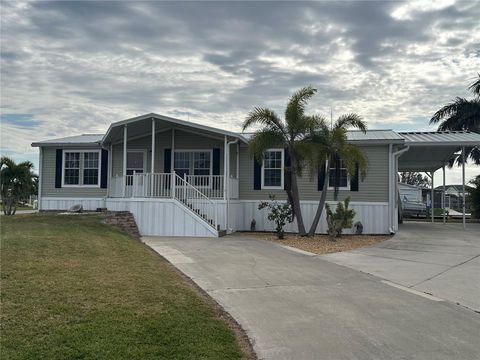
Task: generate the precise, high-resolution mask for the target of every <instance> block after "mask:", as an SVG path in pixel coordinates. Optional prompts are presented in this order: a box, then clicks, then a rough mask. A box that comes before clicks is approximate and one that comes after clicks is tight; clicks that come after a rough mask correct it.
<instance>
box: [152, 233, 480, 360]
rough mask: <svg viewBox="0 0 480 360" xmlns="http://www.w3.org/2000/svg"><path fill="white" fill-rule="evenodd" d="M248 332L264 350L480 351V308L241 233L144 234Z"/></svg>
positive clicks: (408, 354)
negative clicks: (220, 235) (401, 286)
mask: <svg viewBox="0 0 480 360" xmlns="http://www.w3.org/2000/svg"><path fill="white" fill-rule="evenodd" d="M144 241H145V242H146V243H147V244H148V245H149V246H150V247H151V248H152V249H153V250H155V251H156V252H158V253H159V254H161V255H163V256H164V257H165V258H167V259H168V260H169V261H170V262H171V263H172V264H174V265H175V266H176V267H177V268H179V269H180V270H181V271H182V272H184V273H185V274H186V275H187V276H189V277H190V278H192V279H193V281H195V282H196V283H197V284H198V285H199V286H200V287H202V288H203V289H204V290H205V291H206V292H207V293H208V294H210V296H212V297H213V298H214V299H215V300H216V301H217V302H219V303H220V304H221V305H222V306H223V307H224V308H225V309H226V310H227V311H228V312H229V313H230V314H231V315H232V316H233V317H234V318H235V319H237V321H238V322H239V323H240V324H241V325H242V327H243V328H244V329H245V330H246V331H247V334H248V335H249V337H250V338H251V339H252V341H253V343H254V348H255V350H256V351H257V354H258V355H259V357H260V358H261V359H278V360H280V359H333V360H343V359H349V360H350V359H360V360H363V359H365V360H375V359H382V360H387V359H435V360H439V359H472V360H473V359H480V342H479V341H478V332H479V329H480V315H479V314H477V313H475V312H473V311H471V310H469V309H466V308H463V307H460V306H457V305H454V304H452V303H450V302H444V301H435V299H432V298H427V297H424V296H421V295H418V294H412V293H411V292H408V291H405V290H403V289H399V288H396V287H394V286H390V285H388V284H386V283H383V282H382V281H381V280H380V279H378V278H376V277H374V276H371V275H368V274H364V273H362V272H359V271H355V270H352V269H349V268H347V267H344V266H340V265H337V264H334V263H331V262H328V261H325V260H323V259H321V258H320V257H318V256H309V255H307V254H302V253H298V252H294V251H292V250H289V249H287V248H284V247H281V246H279V245H276V244H274V243H270V242H266V241H260V240H255V239H250V238H247V237H244V236H227V237H224V238H219V239H214V238H144Z"/></svg>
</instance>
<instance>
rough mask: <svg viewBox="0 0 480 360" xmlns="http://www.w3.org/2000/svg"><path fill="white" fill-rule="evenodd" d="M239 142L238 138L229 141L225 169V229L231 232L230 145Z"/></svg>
mask: <svg viewBox="0 0 480 360" xmlns="http://www.w3.org/2000/svg"><path fill="white" fill-rule="evenodd" d="M237 143H238V139H236V140H233V141H229V142H228V143H227V145H226V146H227V151H226V153H227V157H228V162H227V164H228V166H227V168H226V169H225V174H226V181H225V188H226V199H225V200H226V211H225V230H226V231H227V233H228V231H229V230H230V232H233V229H229V228H228V217H229V215H230V145H233V144H237ZM236 170H237V172H238V161H237V169H236Z"/></svg>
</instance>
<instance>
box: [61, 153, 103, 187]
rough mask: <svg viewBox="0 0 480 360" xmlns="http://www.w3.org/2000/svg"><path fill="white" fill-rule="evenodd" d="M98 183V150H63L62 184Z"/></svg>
mask: <svg viewBox="0 0 480 360" xmlns="http://www.w3.org/2000/svg"><path fill="white" fill-rule="evenodd" d="M99 185H100V151H84V150H76V151H64V153H63V186H67V187H68V186H91V187H98V186H99Z"/></svg>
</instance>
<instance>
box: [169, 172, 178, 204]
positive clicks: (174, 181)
mask: <svg viewBox="0 0 480 360" xmlns="http://www.w3.org/2000/svg"><path fill="white" fill-rule="evenodd" d="M171 174H172V175H171V176H172V184H171V186H170V188H171V190H172V199H174V198H175V183H176V182H177V179H176V176H177V174H176V173H175V172H172V173H171Z"/></svg>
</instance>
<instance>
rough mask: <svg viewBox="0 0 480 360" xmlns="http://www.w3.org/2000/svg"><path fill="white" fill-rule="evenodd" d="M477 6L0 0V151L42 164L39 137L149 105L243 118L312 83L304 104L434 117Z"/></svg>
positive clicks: (466, 65) (232, 121)
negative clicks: (314, 90) (312, 89)
mask: <svg viewBox="0 0 480 360" xmlns="http://www.w3.org/2000/svg"><path fill="white" fill-rule="evenodd" d="M479 19H480V1H453V0H437V1H415V0H414V1H410V2H400V1H323V2H287V1H283V2H273V1H269V2H253V1H247V2H242V3H240V2H231V1H229V2H203V1H194V2H181V1H177V2H159V1H149V2H143V1H92V2H88V1H60V2H48V1H3V0H2V1H1V24H0V31H1V32H0V59H1V60H0V98H1V104H0V117H1V123H0V126H1V129H0V130H1V144H0V145H1V149H0V151H1V154H2V155H7V156H11V157H13V158H14V159H15V160H17V161H23V160H30V161H32V162H33V163H34V164H35V165H37V164H38V149H37V148H31V146H30V144H31V143H32V142H33V141H38V140H46V139H51V138H56V137H62V136H70V135H77V134H83V133H104V132H105V131H106V129H107V127H108V125H109V124H110V123H111V122H113V121H119V120H123V119H127V118H130V117H134V116H137V115H141V114H145V113H149V112H155V113H159V114H163V115H168V116H173V117H177V118H180V119H184V120H189V121H192V122H197V123H202V124H205V125H210V126H215V127H220V128H223V129H227V130H233V131H240V128H241V124H242V122H243V120H244V119H245V117H246V115H247V113H248V112H249V111H250V110H251V109H252V108H253V107H254V106H265V107H270V108H273V109H274V110H275V111H277V112H278V113H279V114H283V111H284V107H285V104H286V102H287V100H288V97H289V95H290V94H291V93H292V92H293V91H295V90H296V89H299V88H301V87H303V86H306V85H312V86H314V87H315V88H317V89H318V93H317V95H316V96H315V97H314V98H313V99H312V101H311V102H310V104H309V107H308V111H309V112H310V113H316V114H323V115H324V116H326V117H330V112H332V113H333V117H334V118H335V117H337V116H339V115H340V114H343V113H351V112H355V113H357V114H359V115H361V116H362V117H363V119H364V120H365V121H366V122H367V124H368V127H369V128H370V129H394V130H402V131H428V130H435V128H436V127H435V126H430V125H429V124H428V120H429V119H430V117H431V116H432V115H433V113H434V112H435V111H436V110H438V109H439V108H440V107H441V106H443V105H444V104H446V103H448V102H449V101H450V100H452V99H453V98H454V97H456V96H461V97H469V96H471V95H470V94H469V92H468V90H467V87H468V85H469V84H470V83H471V82H472V81H473V80H474V78H475V76H476V75H477V73H478V72H480V21H479ZM466 173H467V180H468V179H469V178H471V177H473V176H474V175H476V174H478V173H480V168H479V167H474V166H467V169H466ZM459 182H461V171H460V169H458V168H457V169H453V170H449V171H447V183H459ZM435 183H436V184H440V183H441V171H439V172H438V174H436V177H435Z"/></svg>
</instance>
